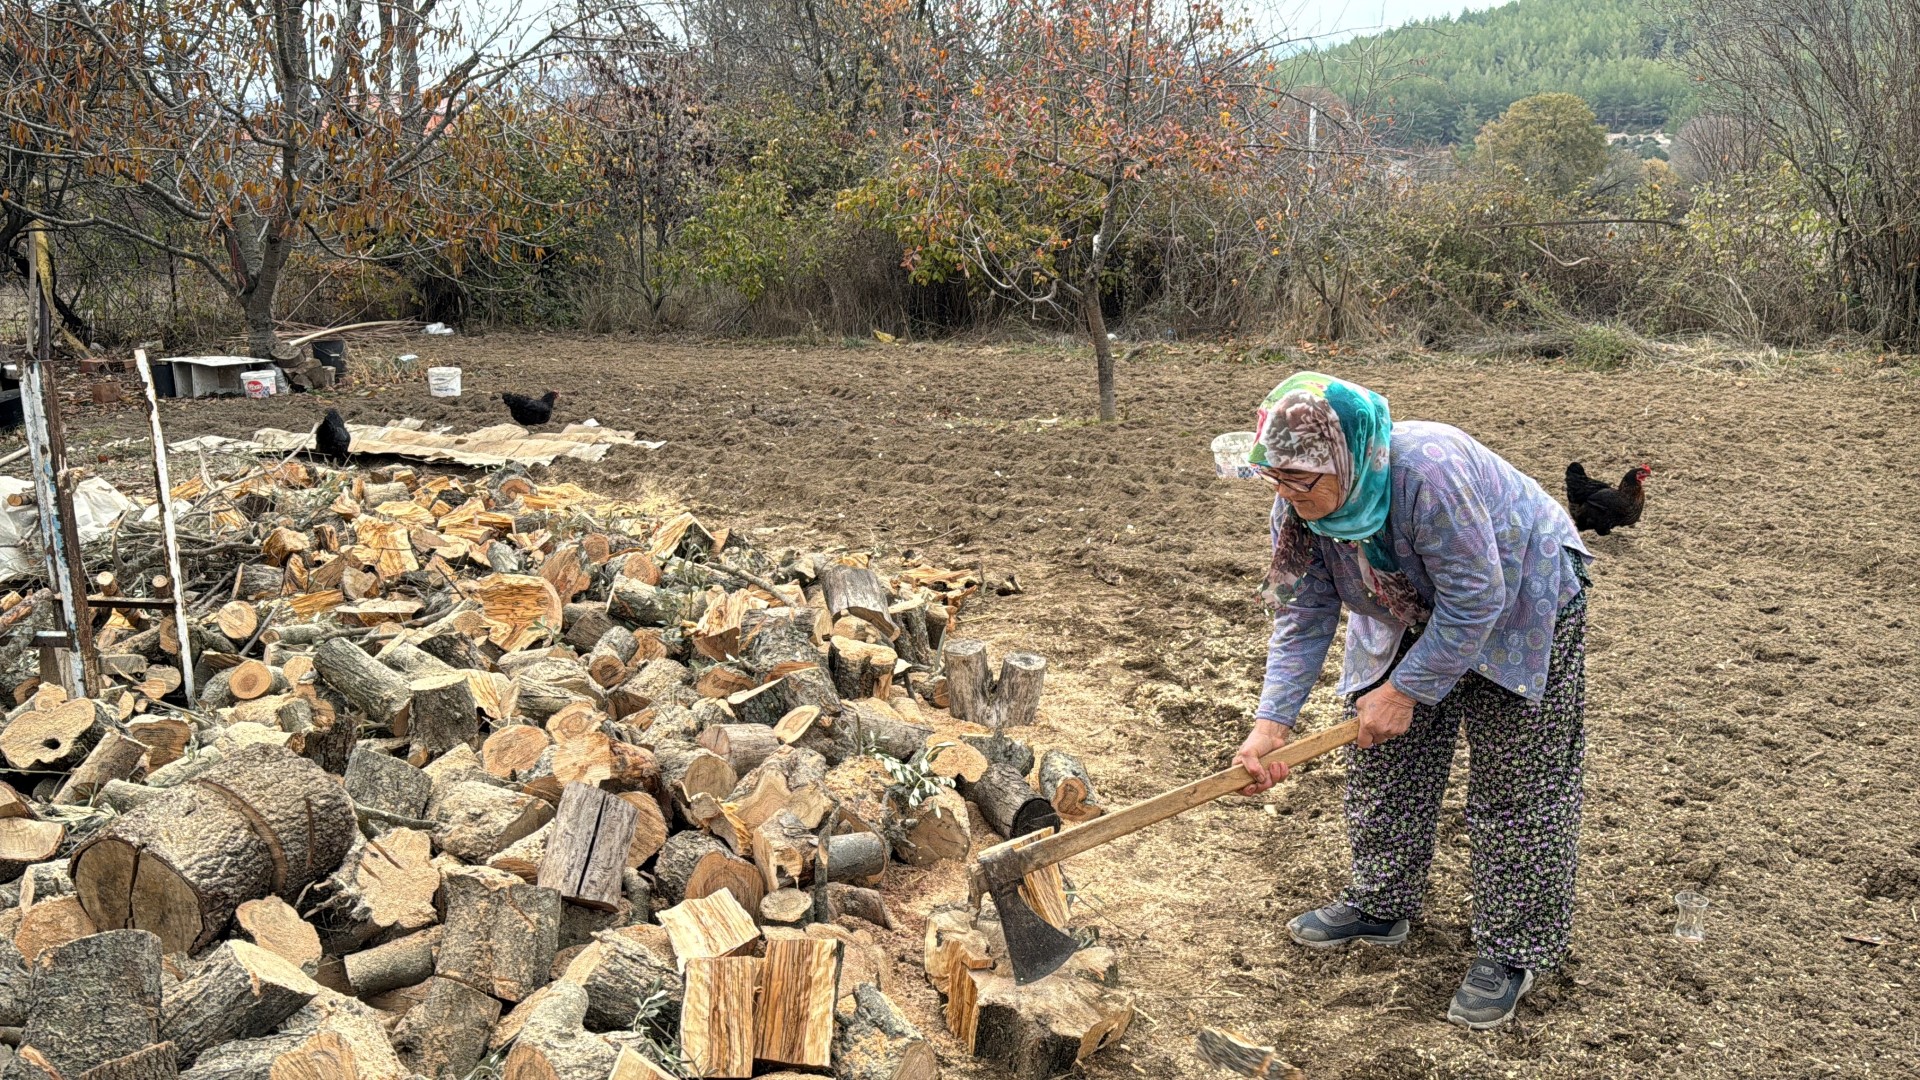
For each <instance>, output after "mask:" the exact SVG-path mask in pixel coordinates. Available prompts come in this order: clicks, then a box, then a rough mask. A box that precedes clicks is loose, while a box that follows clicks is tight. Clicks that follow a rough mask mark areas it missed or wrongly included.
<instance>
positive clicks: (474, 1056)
mask: <svg viewBox="0 0 1920 1080" xmlns="http://www.w3.org/2000/svg"><path fill="white" fill-rule="evenodd" d="M499 1019H500V1002H499V1001H497V1000H495V999H494V998H492V997H489V996H488V995H486V994H483V993H481V992H480V991H478V990H475V989H473V988H472V987H470V986H468V985H466V984H465V983H462V982H459V981H457V980H454V979H441V978H434V979H429V980H427V992H426V996H425V997H423V998H422V999H421V1001H420V1004H418V1005H415V1006H414V1007H413V1008H412V1009H409V1010H408V1011H407V1014H406V1015H405V1016H404V1017H402V1018H401V1020H400V1023H399V1025H398V1026H397V1027H395V1028H394V1032H393V1051H394V1053H395V1054H396V1055H398V1056H399V1058H400V1063H401V1064H402V1065H404V1066H406V1067H407V1068H408V1069H411V1070H412V1071H413V1072H414V1073H416V1074H418V1075H420V1076H425V1077H430V1078H432V1080H459V1078H461V1077H466V1076H469V1075H471V1074H472V1073H473V1071H474V1069H476V1068H477V1067H479V1065H480V1061H481V1059H482V1058H484V1057H486V1054H487V1038H488V1036H490V1035H492V1034H493V1025H494V1024H495V1023H496V1022H498V1021H499Z"/></svg>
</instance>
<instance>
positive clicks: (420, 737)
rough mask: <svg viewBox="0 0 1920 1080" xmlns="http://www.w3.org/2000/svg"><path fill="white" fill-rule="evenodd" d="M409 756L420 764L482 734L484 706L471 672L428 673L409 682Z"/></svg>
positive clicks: (470, 741)
mask: <svg viewBox="0 0 1920 1080" xmlns="http://www.w3.org/2000/svg"><path fill="white" fill-rule="evenodd" d="M407 693H408V697H409V699H410V702H409V706H408V721H407V737H408V738H409V739H411V740H412V746H411V749H410V750H409V753H408V756H409V758H410V760H412V761H413V762H414V763H416V764H425V763H426V762H428V761H430V760H432V759H433V758H434V757H436V756H438V755H440V754H443V753H445V752H446V751H448V750H451V749H453V748H454V747H456V746H459V745H461V744H463V743H472V742H474V741H476V740H477V739H478V738H479V736H480V709H479V706H478V705H477V704H475V702H474V699H473V689H472V686H471V684H470V683H469V681H468V679H467V676H466V675H465V674H463V673H461V672H458V671H449V672H448V673H446V674H444V675H427V676H424V677H422V678H418V679H415V680H413V681H412V682H409V683H408V684H407Z"/></svg>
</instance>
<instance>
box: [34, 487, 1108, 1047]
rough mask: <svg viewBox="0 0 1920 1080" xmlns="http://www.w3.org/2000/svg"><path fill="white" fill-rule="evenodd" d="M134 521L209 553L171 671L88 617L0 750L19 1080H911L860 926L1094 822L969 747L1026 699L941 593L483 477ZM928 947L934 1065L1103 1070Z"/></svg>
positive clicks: (1015, 720) (143, 644)
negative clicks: (183, 534) (924, 874)
mask: <svg viewBox="0 0 1920 1080" xmlns="http://www.w3.org/2000/svg"><path fill="white" fill-rule="evenodd" d="M175 495H176V497H177V498H178V499H180V500H182V501H191V502H192V503H193V505H194V508H195V511H196V514H202V512H203V514H204V518H205V520H207V521H208V522H209V523H210V524H209V526H208V528H209V534H208V536H207V537H204V538H203V539H205V540H206V541H207V542H208V544H207V550H206V552H205V554H203V555H201V556H197V557H196V556H192V555H191V553H189V564H188V565H187V566H186V567H185V568H184V569H185V573H184V574H183V577H184V578H185V579H186V587H185V591H184V592H183V594H182V595H183V596H185V597H186V598H187V599H186V603H187V607H188V610H189V612H190V616H191V617H190V623H189V632H188V634H187V641H186V642H185V643H184V644H185V645H186V646H189V647H190V650H191V670H190V671H186V670H183V666H182V654H183V652H185V651H187V650H184V649H183V642H182V641H181V640H180V635H179V634H178V633H177V632H176V630H175V629H174V626H173V624H172V623H171V621H170V620H168V619H162V618H155V617H152V615H151V614H148V615H143V614H142V613H141V611H140V610H139V609H137V608H136V609H128V610H122V611H118V612H116V613H114V614H112V615H111V616H110V617H109V618H108V619H106V621H105V622H104V623H102V624H101V625H100V626H99V627H98V629H97V630H96V633H95V641H96V643H97V645H98V649H99V653H100V655H99V657H98V660H99V664H98V670H99V672H100V685H98V686H96V687H94V688H93V690H92V693H91V694H90V695H89V696H84V697H82V696H78V695H69V694H68V693H66V692H64V691H63V690H62V689H61V688H60V687H59V686H56V685H52V684H46V685H42V684H40V683H39V682H38V680H36V679H31V678H29V679H27V680H26V681H24V682H22V683H21V684H20V685H19V686H18V687H17V688H16V690H15V693H14V702H15V704H14V706H13V707H12V709H11V711H9V712H8V713H7V714H6V717H5V721H4V724H0V759H3V761H0V766H4V767H0V903H4V904H10V905H11V906H9V907H7V908H5V909H4V913H0V920H5V921H6V922H7V923H8V930H7V933H6V934H4V935H0V1028H9V1029H13V1030H15V1031H17V1032H18V1039H17V1042H18V1053H17V1056H16V1058H15V1064H14V1067H15V1069H16V1070H24V1071H25V1072H27V1073H36V1074H44V1075H45V1076H47V1077H61V1078H66V1080H76V1078H81V1077H93V1078H96V1080H106V1078H109V1077H111V1078H120V1077H126V1078H128V1080H146V1078H147V1077H156V1078H159V1077H166V1078H170V1077H173V1076H176V1075H177V1076H182V1077H189V1078H194V1080H243V1078H246V1080H251V1078H259V1080H294V1078H298V1080H308V1078H313V1080H322V1078H324V1080H350V1078H351V1080H403V1078H406V1077H412V1076H421V1077H428V1078H431V1080H441V1078H445V1077H454V1078H458V1077H465V1076H467V1075H468V1074H470V1073H472V1072H473V1071H474V1070H475V1069H476V1068H477V1067H481V1066H482V1064H483V1063H484V1062H487V1061H494V1062H497V1067H498V1069H499V1070H501V1071H502V1072H503V1073H504V1074H505V1076H506V1078H507V1080H607V1078H608V1077H610V1076H611V1077H615V1078H623V1080H646V1078H654V1077H682V1076H695V1075H697V1076H711V1077H751V1076H766V1075H773V1074H780V1075H795V1074H801V1073H807V1074H821V1073H830V1074H832V1075H836V1076H839V1077H842V1078H846V1080H870V1078H886V1080H917V1078H922V1077H933V1076H937V1075H938V1066H937V1064H936V1061H935V1057H934V1053H933V1048H932V1045H931V1044H930V1043H929V1042H928V1040H927V1039H926V1038H925V1037H924V1036H923V1034H922V1033H921V1031H920V1030H918V1029H917V1028H916V1027H915V1025H914V1024H913V1023H912V1022H910V1021H909V1020H908V1019H907V1017H906V1016H905V1015H904V1014H902V1013H901V1011H900V1009H899V1008H898V1006H897V1005H896V1004H895V1003H894V1002H893V1001H892V1000H890V999H889V998H888V996H887V994H886V992H885V989H886V986H887V985H888V982H889V979H890V975H889V970H890V969H891V967H892V958H891V956H890V954H889V951H888V949H887V948H885V947H883V946H882V945H881V944H880V938H879V937H878V936H877V935H883V934H886V933H888V932H891V931H895V930H896V928H900V929H906V930H907V931H908V932H912V930H911V929H910V928H906V927H901V926H900V923H899V922H898V921H897V920H896V916H897V913H896V912H894V911H891V910H890V909H889V902H888V899H887V883H888V882H889V881H890V880H892V879H895V878H898V877H899V876H900V875H902V874H908V873H911V871H906V870H900V869H898V867H899V866H901V865H902V864H905V865H907V866H912V867H924V866H932V865H935V864H937V863H941V862H946V861H951V860H964V859H966V858H967V857H968V856H969V853H970V851H971V849H972V847H973V845H974V843H975V841H976V840H980V841H982V842H990V841H991V840H992V839H993V837H994V835H996V834H998V835H1006V834H1009V833H1013V834H1016V835H1017V834H1018V833H1020V832H1021V831H1024V830H1027V829H1034V828H1041V827H1044V826H1047V825H1054V824H1058V823H1059V822H1061V821H1063V820H1064V821H1069V822H1071V821H1081V820H1085V819H1086V817H1088V816H1091V815H1093V814H1097V813H1099V812H1100V805H1101V804H1100V801H1099V799H1098V797H1097V795H1096V794H1095V789H1094V786H1093V781H1092V778H1091V777H1089V776H1088V774H1087V770H1086V769H1085V768H1084V767H1083V766H1082V765H1081V763H1080V762H1079V761H1078V760H1077V759H1073V758H1071V757H1070V756H1068V755H1065V754H1063V753H1058V752H1050V753H1048V754H1046V755H1044V758H1043V759H1042V760H1041V761H1040V762H1039V763H1038V768H1037V771H1036V755H1035V753H1034V752H1033V751H1032V750H1030V749H1028V748H1027V747H1025V746H1024V745H1022V744H1021V743H1019V742H1017V741H1015V740H1014V739H1012V738H1011V737H1009V735H1007V734H1006V730H1007V729H1009V728H1013V727H1018V726H1021V725H1024V724H1030V723H1032V722H1033V720H1034V715H1035V711H1036V709H1037V708H1038V704H1039V694H1040V687H1041V679H1042V675H1043V673H1044V670H1045V661H1044V660H1042V659H1040V658H1039V657H1037V656H1033V655H1031V654H1026V653H1013V654H1011V655H1008V656H1006V657H1005V658H1004V659H1003V662H1002V666H1001V668H1000V670H999V672H998V674H992V673H991V672H990V670H989V667H988V664H987V654H986V650H985V647H984V646H981V645H978V644H977V643H974V642H967V641H963V640H960V639H958V638H955V637H954V636H953V635H952V630H953V628H954V626H955V622H956V616H957V613H958V611H959V610H960V608H961V607H962V606H963V604H964V603H965V602H966V601H967V599H968V597H969V596H970V595H972V594H973V592H974V591H975V590H977V588H978V587H979V582H978V579H977V577H975V576H974V575H972V574H969V573H966V572H956V571H947V570H941V569H938V568H933V567H924V566H922V567H911V568H908V569H907V570H905V571H902V572H900V573H898V574H893V575H883V574H882V573H881V572H880V571H879V570H878V569H877V568H876V567H874V566H872V565H870V564H869V563H868V562H867V561H866V560H864V559H860V558H831V557H826V556H804V555H800V554H797V553H794V552H790V551H789V552H781V553H778V554H771V555H770V554H768V553H764V552H761V551H758V550H756V549H754V548H752V547H751V546H749V545H748V544H746V543H745V542H744V540H743V538H742V537H740V536H739V535H737V534H735V533H733V532H731V531H729V530H727V529H724V528H716V527H712V526H710V525H707V524H705V523H703V522H701V521H699V520H698V519H696V518H694V517H693V516H692V515H690V514H681V515H678V516H675V517H671V518H667V519H665V520H661V519H658V518H655V517H649V516H647V515H646V514H644V513H643V512H641V510H640V509H639V508H637V507H633V506H629V505H625V504H621V503H618V502H613V501H609V500H604V499H600V498H598V497H595V496H593V495H591V494H590V493H588V492H585V491H582V490H581V489H579V488H576V487H573V486H571V485H565V484H558V485H537V484H535V483H533V482H531V481H529V480H528V479H526V478H525V477H524V476H521V475H514V474H511V473H508V474H502V475H499V476H496V477H494V478H492V479H490V480H487V481H469V480H461V479H456V478H453V477H447V476H437V475H427V474H424V473H418V472H415V471H413V470H410V469H404V468H403V469H388V470H370V471H366V472H346V473H335V472H330V471H324V470H314V469H311V468H309V467H307V466H304V465H301V464H299V463H297V462H288V463H282V464H280V465H278V466H275V467H272V468H267V469H261V470H256V471H255V472H254V473H251V474H249V475H247V476H243V477H241V478H239V479H237V480H231V481H228V482H226V483H224V484H222V483H219V482H216V481H213V480H210V479H208V478H206V477H204V476H203V477H202V478H200V479H196V480H193V481H189V482H188V483H186V484H182V485H179V487H178V488H177V489H176V491H175ZM223 560H225V561H223ZM142 580H144V578H143V579H142ZM163 584H165V583H156V588H158V587H159V586H160V585H163ZM166 587H169V588H170V587H171V586H170V585H167V586H166ZM956 659H957V660H958V663H959V677H960V679H961V681H959V682H956V670H955V667H954V664H955V661H956ZM188 676H191V685H192V686H194V687H195V688H197V693H196V694H195V695H194V696H193V698H192V699H188V698H187V697H186V686H187V685H188V682H189V680H188ZM949 706H953V707H954V710H953V712H951V713H950V712H949V711H948V709H949ZM963 710H964V711H966V713H967V715H966V716H965V717H964V718H962V717H960V716H957V715H955V714H956V713H960V712H962V711H963ZM1036 785H1037V786H1036ZM1064 905H1065V894H1064V893H1062V894H1061V897H1060V906H1061V908H1062V910H1064ZM942 925H945V924H944V923H943V924H942ZM969 932H970V933H971V930H970V931H969ZM930 933H931V931H930ZM976 936H977V935H976ZM930 940H931V939H930ZM956 940H957V939H956ZM967 940H969V941H972V940H973V938H971V937H969V938H968V939H967ZM943 948H944V952H943V953H942V955H943V956H944V957H949V958H950V959H951V958H952V957H961V956H963V954H964V957H965V958H964V959H963V960H955V961H954V962H955V963H959V964H960V965H961V967H963V968H965V970H966V971H967V972H968V974H967V975H965V976H963V977H962V980H961V981H962V982H964V983H965V985H966V986H967V988H968V989H967V990H966V991H965V992H964V994H965V999H966V1002H967V1004H966V1005H965V1006H964V1008H961V1009H960V1012H961V1013H965V1014H966V1017H967V1018H966V1019H965V1022H964V1024H963V1027H965V1029H966V1030H967V1031H969V1032H971V1033H972V1034H971V1035H970V1036H969V1037H968V1044H969V1046H972V1047H975V1048H984V1049H981V1052H982V1053H983V1054H985V1055H988V1056H995V1057H997V1058H1000V1059H1005V1060H1008V1061H1015V1062H1028V1063H1029V1064H1026V1065H1018V1066H1017V1068H1018V1070H1021V1071H1022V1072H1023V1074H1030V1075H1038V1074H1037V1073H1032V1069H1033V1068H1038V1067H1039V1066H1038V1065H1035V1064H1031V1063H1034V1062H1046V1063H1050V1064H1055V1065H1057V1064H1060V1063H1061V1061H1062V1060H1066V1063H1067V1064H1071V1063H1072V1061H1071V1060H1068V1059H1074V1055H1068V1056H1067V1058H1068V1059H1063V1058H1062V1053H1063V1051H1062V1050H1061V1047H1060V1044H1059V1041H1060V1039H1061V1038H1062V1037H1063V1036H1061V1035H1060V1032H1061V1031H1064V1030H1067V1028H1063V1027H1062V1026H1061V1025H1062V1024H1068V1025H1071V1024H1076V1023H1082V1022H1083V1021H1086V1025H1085V1026H1086V1027H1087V1030H1088V1031H1089V1032H1091V1034H1090V1035H1088V1036H1087V1038H1086V1039H1083V1040H1082V1043H1083V1045H1081V1048H1080V1050H1076V1051H1075V1054H1077V1055H1079V1056H1084V1053H1082V1051H1086V1052H1090V1050H1091V1049H1093V1048H1097V1046H1098V1045H1102V1044H1103V1043H1104V1042H1105V1041H1108V1040H1110V1038H1111V1037H1116V1036H1117V1034H1118V1032H1119V1031H1121V1030H1124V1027H1125V1023H1124V1019H1115V1018H1116V1017H1118V1016H1119V1013H1118V1012H1116V1011H1115V1007H1114V1006H1113V1005H1112V1003H1111V1002H1112V996H1111V995H1110V994H1107V993H1106V992H1105V991H1101V992H1099V993H1094V992H1092V991H1085V992H1083V991H1081V990H1080V989H1079V984H1078V983H1074V984H1073V987H1072V989H1070V990H1062V991H1058V992H1057V994H1056V997H1057V1000H1056V998H1055V997H1048V998H1046V1000H1044V1001H1042V1000H1040V999H1038V998H1035V997H1034V996H1033V995H1032V994H1031V993H1030V991H1031V990H1032V988H1018V989H1016V988H1014V987H1013V986H1012V983H1011V980H1010V978H1009V979H1005V980H999V981H996V980H997V979H998V973H997V972H996V969H995V966H994V963H993V962H992V957H991V953H990V950H988V949H987V948H986V947H984V946H983V947H982V949H981V951H979V953H978V954H977V955H975V954H974V953H967V952H966V951H965V949H963V948H961V947H959V946H952V945H951V944H950V943H949V944H948V945H943ZM968 964H973V965H975V966H972V967H968V966H966V965H968ZM957 970H960V969H959V968H955V967H953V966H952V964H951V963H948V962H947V961H945V960H943V961H942V966H941V967H940V972H939V974H938V975H936V976H935V978H936V983H938V984H940V985H943V986H950V985H954V983H953V980H954V977H955V976H954V972H955V971H957ZM928 971H929V974H930V975H933V974H934V968H933V967H932V966H929V968H928ZM1082 981H1084V980H1082ZM1088 985H1089V986H1091V985H1092V984H1090V983H1089V984H1088ZM1103 1010H1104V1011H1103ZM949 1011H950V1012H952V1009H951V1008H950V1010H949ZM975 1013H977V1014H978V1015H977V1018H976V1017H975V1016H974V1014H975ZM1095 1013H1097V1014H1098V1016H1099V1017H1100V1019H1099V1022H1098V1023H1095V1022H1093V1021H1091V1020H1089V1017H1090V1016H1091V1015H1093V1014H1095ZM1007 1016H1017V1017H1019V1018H1020V1019H1019V1020H1018V1021H1017V1022H1016V1021H1015V1020H1009V1019H1006V1018H1005V1017H1007ZM1023 1024H1024V1025H1025V1026H1022V1025H1023ZM1101 1025H1105V1026H1101ZM1096 1029H1097V1030H1096Z"/></svg>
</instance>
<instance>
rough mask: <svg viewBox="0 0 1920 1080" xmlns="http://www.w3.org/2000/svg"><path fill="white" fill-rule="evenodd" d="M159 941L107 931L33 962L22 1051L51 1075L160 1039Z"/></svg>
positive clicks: (88, 1065) (76, 1073)
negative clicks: (42, 1063) (41, 1061)
mask: <svg viewBox="0 0 1920 1080" xmlns="http://www.w3.org/2000/svg"><path fill="white" fill-rule="evenodd" d="M160 951H161V944H160V939H159V938H157V937H155V936H154V935H152V934H150V933H147V932H146V931H144V930H109V931H107V932H105V933H99V934H93V935H90V936H88V937H83V938H80V939H79V940H77V941H72V942H69V943H67V944H65V945H61V946H59V947H58V948H55V949H52V950H49V951H48V953H47V955H45V956H43V957H41V958H40V960H39V961H38V962H36V963H35V964H34V966H33V981H32V985H31V987H30V988H29V990H28V994H27V1000H28V1001H29V1003H30V1004H29V1006H28V1011H27V1016H26V1024H25V1026H24V1027H23V1028H22V1029H21V1032H20V1049H21V1051H22V1053H24V1052H26V1051H27V1050H28V1049H31V1050H33V1051H36V1052H37V1053H38V1054H39V1055H40V1056H41V1057H42V1058H43V1059H44V1061H45V1062H46V1065H47V1067H48V1068H49V1069H51V1070H52V1075H53V1076H54V1077H56V1078H58V1077H70V1076H79V1075H80V1074H81V1073H83V1072H86V1071H87V1070H88V1069H92V1068H95V1067H96V1066H99V1065H103V1064H105V1063H107V1062H109V1061H113V1060H115V1059H118V1058H122V1057H125V1056H127V1055H128V1054H134V1053H138V1052H139V1051H141V1050H144V1049H146V1048H147V1047H149V1046H151V1045H153V1044H154V1043H156V1042H159V1041H160V1038H159V1035H160V1013H161V1005H160V1001H161V991H160V981H161V980H160Z"/></svg>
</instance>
